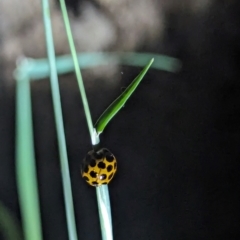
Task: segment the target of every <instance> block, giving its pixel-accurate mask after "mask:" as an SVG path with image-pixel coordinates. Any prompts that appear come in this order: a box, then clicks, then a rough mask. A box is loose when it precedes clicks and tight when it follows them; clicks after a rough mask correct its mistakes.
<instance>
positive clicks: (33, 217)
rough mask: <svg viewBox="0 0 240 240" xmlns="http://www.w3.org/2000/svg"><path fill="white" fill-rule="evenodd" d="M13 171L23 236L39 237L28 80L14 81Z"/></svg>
mask: <svg viewBox="0 0 240 240" xmlns="http://www.w3.org/2000/svg"><path fill="white" fill-rule="evenodd" d="M16 91H17V92H16V101H17V102H16V120H17V121H16V124H17V125H16V175H17V185H18V194H19V204H20V209H21V215H22V224H23V232H24V239H25V240H42V232H41V220H40V211H39V200H38V199H39V198H38V186H37V177H36V167H35V156H34V148H33V129H32V113H31V96H30V82H29V79H28V78H27V77H26V76H25V78H24V79H17V84H16Z"/></svg>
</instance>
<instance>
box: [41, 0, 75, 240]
mask: <svg viewBox="0 0 240 240" xmlns="http://www.w3.org/2000/svg"><path fill="white" fill-rule="evenodd" d="M42 8H43V19H44V27H45V35H46V43H47V53H48V59H49V65H50V80H51V81H50V82H51V89H52V97H53V106H54V115H55V122H56V128H57V138H58V146H59V155H60V162H61V170H62V180H63V192H64V201H65V209H66V215H67V227H68V235H69V239H70V240H76V239H77V231H76V223H75V216H74V207H73V199H72V189H71V180H70V174H69V166H68V157H67V149H66V140H65V134H64V126H63V116H62V109H61V99H60V92H59V84H58V77H57V69H56V62H55V51H54V44H53V37H52V27H51V18H50V8H49V2H48V0H42Z"/></svg>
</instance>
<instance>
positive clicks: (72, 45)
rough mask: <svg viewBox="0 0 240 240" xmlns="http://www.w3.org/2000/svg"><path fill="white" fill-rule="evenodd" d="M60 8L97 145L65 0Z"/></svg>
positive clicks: (90, 129) (92, 137)
mask: <svg viewBox="0 0 240 240" xmlns="http://www.w3.org/2000/svg"><path fill="white" fill-rule="evenodd" d="M60 6H61V10H62V15H63V20H64V24H65V28H66V32H67V37H68V42H69V46H70V50H71V54H72V59H73V64H74V68H75V74H76V77H77V81H78V85H79V89H80V93H81V97H82V102H83V108H84V112H85V116H86V120H87V124H88V129H89V134H90V137H91V142H92V145H96V144H98V142H99V139H98V138H97V135H96V131H95V130H94V128H93V122H92V117H91V112H90V109H89V106H88V101H87V96H86V92H85V88H84V84H83V80H82V75H81V71H80V68H79V65H78V57H77V52H76V48H75V45H74V41H73V36H72V31H71V28H70V23H69V18H68V13H67V8H66V4H65V1H64V0H60ZM96 141H97V142H96Z"/></svg>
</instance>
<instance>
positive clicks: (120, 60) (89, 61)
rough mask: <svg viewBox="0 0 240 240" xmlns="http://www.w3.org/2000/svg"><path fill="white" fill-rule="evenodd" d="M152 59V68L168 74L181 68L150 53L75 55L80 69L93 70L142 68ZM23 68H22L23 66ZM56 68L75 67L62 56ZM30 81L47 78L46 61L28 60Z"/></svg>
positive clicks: (60, 70)
mask: <svg viewBox="0 0 240 240" xmlns="http://www.w3.org/2000/svg"><path fill="white" fill-rule="evenodd" d="M151 58H154V62H153V64H152V66H151V67H152V68H154V69H157V70H163V71H168V72H173V73H174V72H177V71H179V69H180V68H181V62H180V61H179V60H178V59H176V58H173V57H169V56H166V55H161V54H152V53H131V52H124V53H121V52H119V53H118V52H112V53H108V52H87V53H80V54H78V55H77V59H78V65H80V66H81V69H87V68H93V67H96V66H103V65H108V66H109V65H117V64H122V65H127V66H133V67H144V66H145V64H146V62H147V61H148V60H149V59H151ZM23 67H24V66H23ZM56 67H57V72H58V74H65V73H70V72H72V71H73V70H74V68H75V66H74V63H73V60H72V56H71V55H63V56H59V57H57V58H56ZM25 71H26V73H28V75H29V78H31V80H38V79H42V78H46V77H49V74H50V68H49V62H48V61H47V59H32V58H28V64H27V65H26V66H25Z"/></svg>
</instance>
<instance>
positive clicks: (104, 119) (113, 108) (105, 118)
mask: <svg viewBox="0 0 240 240" xmlns="http://www.w3.org/2000/svg"><path fill="white" fill-rule="evenodd" d="M153 61H154V59H152V60H151V61H150V62H149V63H148V64H147V65H146V66H145V68H144V69H143V70H142V71H141V72H140V74H139V75H138V76H137V77H136V78H135V79H134V80H133V81H132V83H131V84H130V85H129V86H128V87H127V88H126V90H125V91H124V92H123V93H122V94H121V95H120V96H119V97H118V98H117V99H116V100H115V101H114V102H113V103H112V104H111V105H110V106H109V107H108V108H107V109H106V110H105V111H104V112H103V114H102V115H101V116H100V118H99V119H98V120H97V122H96V124H95V128H96V131H97V133H98V134H101V133H102V132H103V130H104V128H105V127H106V126H107V124H108V123H109V122H110V120H111V119H112V118H113V117H114V116H115V115H116V114H117V112H118V111H119V110H120V109H121V108H122V107H123V106H124V104H125V103H126V101H127V100H128V99H129V97H130V96H131V95H132V93H133V92H134V91H135V89H136V88H137V86H138V85H139V83H140V82H141V80H142V79H143V77H144V75H145V74H146V73H147V71H148V69H149V68H150V66H151V65H152V63H153Z"/></svg>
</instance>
